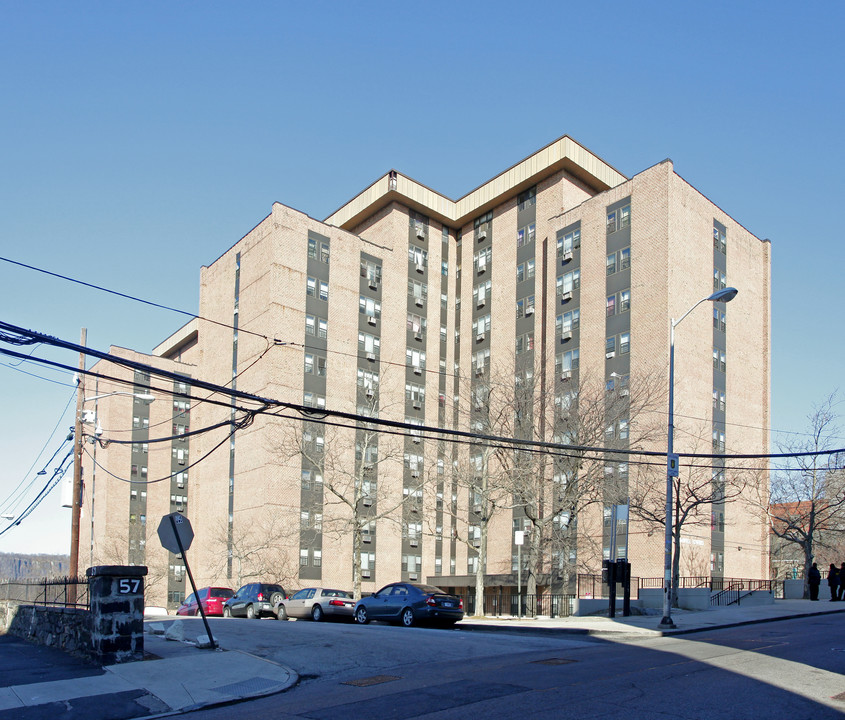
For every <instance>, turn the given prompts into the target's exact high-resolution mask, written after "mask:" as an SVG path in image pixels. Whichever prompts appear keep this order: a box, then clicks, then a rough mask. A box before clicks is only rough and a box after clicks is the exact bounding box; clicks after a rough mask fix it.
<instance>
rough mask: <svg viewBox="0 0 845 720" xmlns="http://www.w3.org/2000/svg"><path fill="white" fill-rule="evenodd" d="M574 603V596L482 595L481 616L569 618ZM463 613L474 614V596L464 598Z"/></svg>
mask: <svg viewBox="0 0 845 720" xmlns="http://www.w3.org/2000/svg"><path fill="white" fill-rule="evenodd" d="M574 602H575V596H574V595H559V594H542V595H525V594H523V595H517V594H516V593H491V594H488V595H484V607H483V608H482V610H483V612H482V613H481V614H482V615H487V616H491V617H502V616H510V617H520V616H521V617H537V616H543V617H569V616H570V615H571V614H572V607H573V604H574ZM464 612H465V613H466V614H467V615H475V614H476V603H475V595H468V596H467V597H465V598H464Z"/></svg>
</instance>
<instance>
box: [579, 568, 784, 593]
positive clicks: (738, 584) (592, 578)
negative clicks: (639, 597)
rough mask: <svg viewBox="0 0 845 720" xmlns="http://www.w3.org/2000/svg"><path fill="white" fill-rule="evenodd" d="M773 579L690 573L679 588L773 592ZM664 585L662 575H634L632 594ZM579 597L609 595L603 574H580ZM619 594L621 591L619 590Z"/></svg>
mask: <svg viewBox="0 0 845 720" xmlns="http://www.w3.org/2000/svg"><path fill="white" fill-rule="evenodd" d="M772 585H773V583H772V581H771V580H755V579H752V578H718V577H717V578H711V577H707V576H706V575H690V576H681V577H680V578H678V589H683V590H686V589H690V588H709V589H710V591H711V592H715V593H719V592H722V591H724V590H738V591H739V590H744V591H746V592H755V591H764V592H772ZM662 587H663V578H662V577H657V578H654V577H651V578H645V577H632V578H631V594H632V595H633V593H634V588H636V589H637V591H639V590H642V589H655V588H662ZM577 594H578V597H579V598H601V597H607V596H608V587H607V585H605V584H604V583H602V579H601V575H586V574H584V575H579V576H578V584H577ZM617 596H619V593H618V592H617Z"/></svg>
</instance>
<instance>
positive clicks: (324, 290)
mask: <svg viewBox="0 0 845 720" xmlns="http://www.w3.org/2000/svg"><path fill="white" fill-rule="evenodd" d="M328 299H329V284H328V283H327V282H322V281H321V282H320V300H326V301H328Z"/></svg>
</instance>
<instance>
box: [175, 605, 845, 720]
mask: <svg viewBox="0 0 845 720" xmlns="http://www.w3.org/2000/svg"><path fill="white" fill-rule="evenodd" d="M212 630H213V632H215V634H219V636H220V638H221V641H222V644H223V646H224V647H227V648H232V649H235V648H238V649H244V650H248V651H250V652H253V653H256V654H259V655H262V656H264V657H266V658H268V659H270V660H275V661H277V662H281V663H283V664H285V665H288V666H289V667H292V668H294V669H295V670H296V671H297V672H299V673H300V675H301V676H302V681H301V682H300V684H299V686H297V687H296V688H293V689H292V690H290V691H288V692H286V693H284V694H281V695H275V696H272V697H268V698H263V699H259V700H254V701H250V702H247V703H243V704H238V705H233V706H229V707H225V708H217V709H211V710H204V711H199V712H197V713H193V714H192V716H194V717H197V718H202V719H203V720H217V719H220V720H223V718H226V720H240V719H241V718H244V719H246V718H250V720H254V718H256V717H261V718H262V719H264V720H267V719H271V718H287V719H296V718H303V719H306V718H307V719H313V720H319V719H323V718H325V719H327V720H328V719H329V718H331V719H332V720H337V719H340V718H343V719H344V720H356V719H357V718H378V719H379V720H391V719H393V718H397V719H399V718H427V719H430V720H434V719H438V720H439V719H445V718H455V717H467V716H475V717H487V718H499V717H501V718H511V719H512V718H515V717H518V718H532V719H533V718H606V719H609V720H634V719H640V718H643V719H646V720H649V719H651V718H654V719H655V720H657V719H658V718H659V720H666V719H667V718H672V719H673V720H678V719H681V720H686V719H689V720H710V719H711V718H712V719H714V720H715V719H716V718H719V720H725V719H728V720H732V719H737V720H739V719H744V718H749V720H750V719H752V718H753V719H754V720H758V718H761V717H765V718H767V719H769V720H779V719H780V718H783V719H784V720H802V719H804V718H806V719H807V720H810V719H812V720H824V719H826V718H837V719H838V720H841V718H842V717H843V713H845V624H843V618H842V616H841V615H830V616H820V617H814V618H802V619H795V620H784V621H780V622H774V623H763V624H759V625H750V626H745V627H741V628H731V629H725V630H715V631H709V632H702V633H694V634H690V635H684V636H678V637H662V638H661V637H655V638H647V639H630V638H628V639H622V638H620V639H616V640H608V639H605V638H602V639H597V638H584V637H579V636H565V635H564V636H557V637H549V636H525V635H519V636H514V635H510V634H505V633H480V632H473V633H468V632H461V631H460V630H459V629H455V630H438V629H428V628H410V629H407V628H398V627H390V626H384V625H369V626H366V627H359V626H354V625H336V624H331V625H328V624H315V623H309V622H295V623H294V622H288V623H282V622H278V621H273V620H262V621H246V620H226V621H216V622H215V623H214V625H213V627H212ZM840 694H841V698H842V699H837V698H836V697H835V696H838V695H840Z"/></svg>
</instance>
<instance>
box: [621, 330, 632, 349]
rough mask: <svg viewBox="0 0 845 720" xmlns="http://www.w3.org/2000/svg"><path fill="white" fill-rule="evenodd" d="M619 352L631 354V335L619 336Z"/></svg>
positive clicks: (623, 334)
mask: <svg viewBox="0 0 845 720" xmlns="http://www.w3.org/2000/svg"><path fill="white" fill-rule="evenodd" d="M619 352H620V353H623V354H624V353H627V352H631V333H622V334H621V335H620V336H619Z"/></svg>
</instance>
